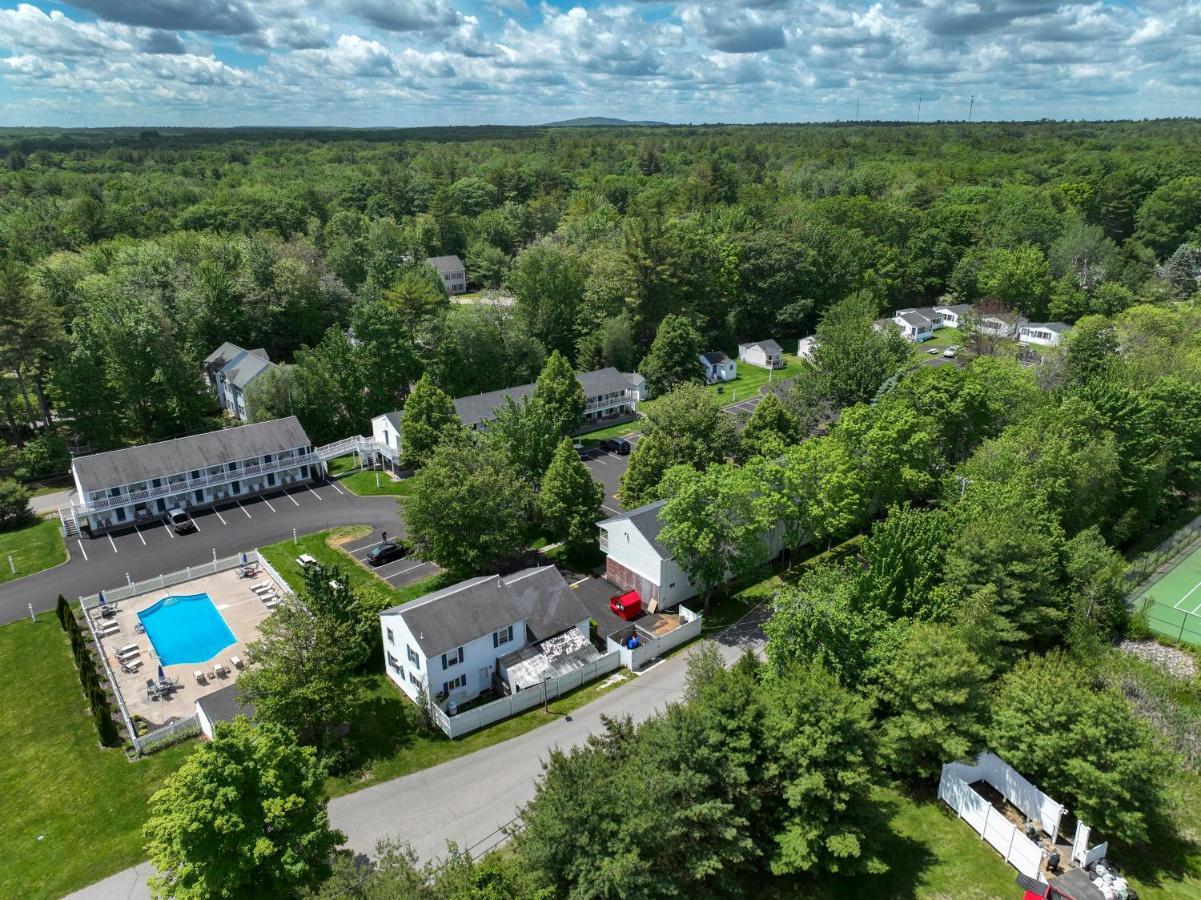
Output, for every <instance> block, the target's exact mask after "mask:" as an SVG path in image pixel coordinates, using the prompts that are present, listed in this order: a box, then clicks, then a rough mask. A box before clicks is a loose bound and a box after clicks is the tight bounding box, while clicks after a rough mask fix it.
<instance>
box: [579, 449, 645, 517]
mask: <svg viewBox="0 0 1201 900" xmlns="http://www.w3.org/2000/svg"><path fill="white" fill-rule="evenodd" d="M641 437H642V435H640V434H630V435H626V438H625V439H626V440H627V441H629V442H630V446H631V447H637V446H638V440H639V439H640V438H641ZM582 459H583V460H584V465H586V466H587V467H588V471H590V472H591V473H592V480H593V481H595V482H596V483H597V484H599V485H601V486H602V487H604V489H605V499H604V501H603V502H602V506H601V511H602V512H603V513H604V514H605V517H606V518H607V517H609V516H616V515H618V514H620V513H622V512H625V510H624V509H623V508H622V505H621V504H620V503H619V502H618V501H617V497H616V496H615V495H616V494H617V492H618V491H619V490H620V489H621V476H622V475H623V474H625V470H626V466H628V465H629V464H630V458H629V457H628V456H618V455H617V454H616V453H610V452H608V451H607V450H601V449H600V448H599V447H594V448H593V449H591V450H588V451H585V452H584V454H583V456H582Z"/></svg>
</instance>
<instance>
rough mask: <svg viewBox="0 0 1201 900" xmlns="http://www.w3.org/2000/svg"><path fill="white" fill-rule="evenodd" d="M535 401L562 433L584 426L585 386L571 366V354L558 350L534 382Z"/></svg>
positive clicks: (569, 432) (548, 358)
mask: <svg viewBox="0 0 1201 900" xmlns="http://www.w3.org/2000/svg"><path fill="white" fill-rule="evenodd" d="M534 402H535V403H538V404H539V405H541V407H542V408H543V409H544V410H545V411H546V414H547V416H548V417H549V418H550V421H551V422H552V423H553V425H554V427H555V432H556V433H557V434H559V435H568V434H571V433H572V432H573V431H575V430H576V429H577V428H579V427H580V422H581V420H582V419H583V417H584V406H585V399H584V388H583V387H582V386H581V385H580V380H579V379H578V378H576V376H575V372H573V371H572V369H571V363H569V362H568V361H567V357H565V356H563V354H561V353H560V352H559V351H558V350H555V351H553V352H552V353H551V355H550V356H549V357H547V360H546V365H545V366H543V367H542V372H541V373H540V374H539V375H538V380H537V381H536V382H535V383H534Z"/></svg>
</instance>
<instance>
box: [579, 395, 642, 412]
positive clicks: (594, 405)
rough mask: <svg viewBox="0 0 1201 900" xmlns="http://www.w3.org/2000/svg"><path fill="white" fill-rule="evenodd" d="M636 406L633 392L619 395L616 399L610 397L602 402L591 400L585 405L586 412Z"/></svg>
mask: <svg viewBox="0 0 1201 900" xmlns="http://www.w3.org/2000/svg"><path fill="white" fill-rule="evenodd" d="M633 405H634V394H633V392H627V393H624V394H618V395H617V396H616V397H609V398H606V399H601V400H589V401H588V402H587V403H585V404H584V412H596V411H597V410H598V409H612V408H614V407H617V406H630V407H633Z"/></svg>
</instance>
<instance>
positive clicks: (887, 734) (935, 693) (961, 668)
mask: <svg viewBox="0 0 1201 900" xmlns="http://www.w3.org/2000/svg"><path fill="white" fill-rule="evenodd" d="M989 674H990V673H989V671H988V669H987V667H985V666H983V665H981V664H980V660H979V659H978V658H977V657H976V655H975V653H973V652H972V650H971V648H970V647H969V646H968V645H967V644H966V643H965V642H964V640H963V639H962V638H961V637H959V636H958V635H957V634H956V633H955V632H954V631H953V630H952V629H950V628H948V627H947V626H945V625H934V624H929V623H918V624H915V625H913V626H911V627H910V628H909V631H908V633H907V635H906V637H905V641H904V643H902V644H901V646H900V648H899V650H898V652H897V655H896V656H895V657H894V658H893V660H892V662H891V663H890V664H889V665H888V667H887V668H886V669H885V670H884V677H883V678H882V679H881V680H880V689H879V699H880V702H881V704H882V705H883V709H884V716H885V718H884V725H883V728H882V729H881V732H880V758H881V760H882V761H883V762H884V763H885V765H887V766H888V767H889V768H890V769H892V771H893V772H895V773H896V774H897V775H900V776H901V777H902V778H914V779H921V780H925V781H930V780H933V779H935V778H937V777H938V775H939V773H940V772H941V771H942V766H943V763H946V762H952V761H954V760H962V759H968V758H969V757H970V756H971V755H972V753H973V751H974V750H975V749H976V748H977V747H978V746H979V744H980V740H981V738H982V736H983V731H984V716H985V711H986V709H987V702H986V693H985V682H986V680H987V679H988V677H989Z"/></svg>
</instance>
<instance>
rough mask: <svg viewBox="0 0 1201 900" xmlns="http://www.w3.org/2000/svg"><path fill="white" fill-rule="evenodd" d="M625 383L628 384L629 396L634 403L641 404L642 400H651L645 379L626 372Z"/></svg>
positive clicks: (635, 373) (636, 374)
mask: <svg viewBox="0 0 1201 900" xmlns="http://www.w3.org/2000/svg"><path fill="white" fill-rule="evenodd" d="M625 376H626V381H628V382H629V384H630V388H629V390H630V396H631V397H632V398H633V399H634V403H635V404H637V403H641V402H642V401H643V400H649V399H650V398H651V391H650V388H648V387H647V386H646V379H645V378H643V377H642V376H641V375H639V374H638V373H637V372H626V373H625Z"/></svg>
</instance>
